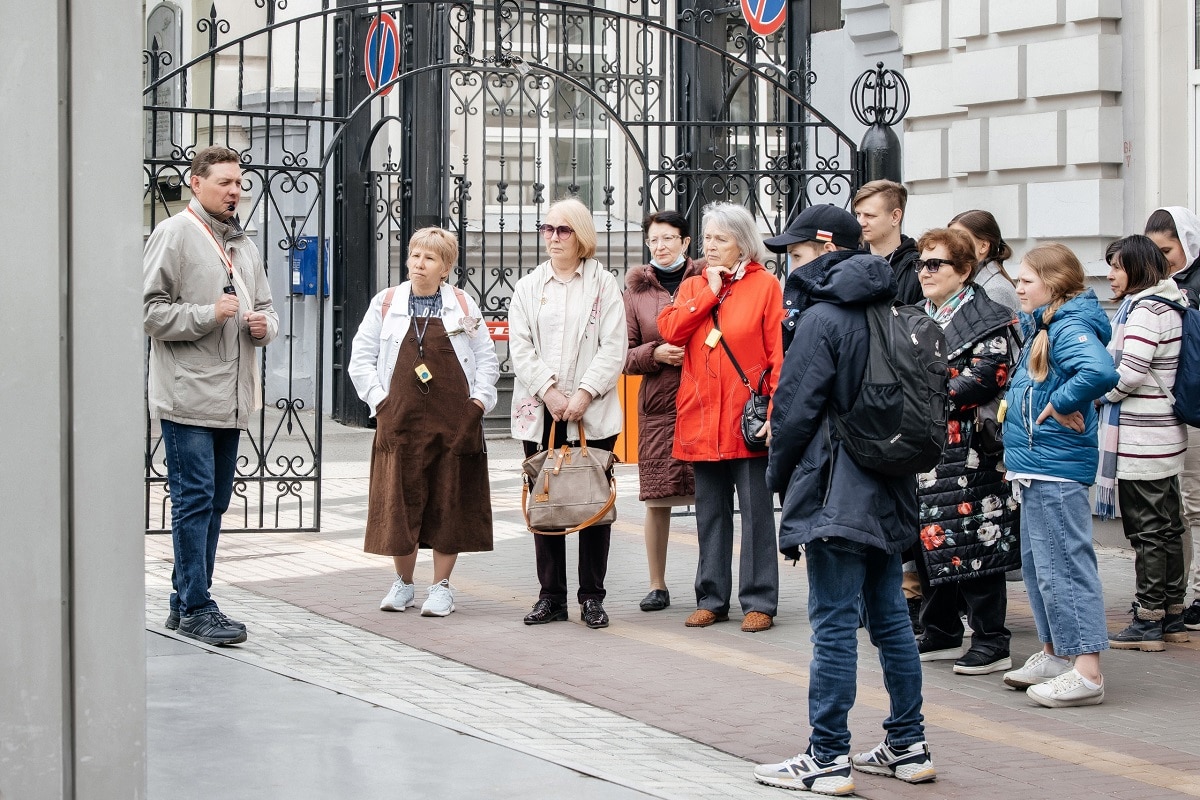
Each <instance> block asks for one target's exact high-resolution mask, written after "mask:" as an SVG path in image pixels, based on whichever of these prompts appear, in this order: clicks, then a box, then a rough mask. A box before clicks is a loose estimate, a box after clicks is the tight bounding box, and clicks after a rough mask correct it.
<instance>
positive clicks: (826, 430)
mask: <svg viewBox="0 0 1200 800" xmlns="http://www.w3.org/2000/svg"><path fill="white" fill-rule="evenodd" d="M859 233H860V230H859V226H858V223H857V222H856V221H855V219H854V217H852V216H851V215H850V214H849V213H848V212H846V211H843V210H842V209H839V208H836V207H835V206H813V207H810V208H808V209H806V210H805V211H803V212H802V213H801V214H800V215H799V216H798V217H797V218H796V219H795V220H794V221H793V222H792V224H791V225H789V226H788V229H787V231H786V232H785V233H783V234H782V235H780V236H777V237H775V238H773V239H768V240H767V246H768V247H770V248H771V249H772V250H774V251H776V252H781V251H783V250H786V251H787V252H788V255H789V261H790V266H791V267H792V271H791V273H790V274H789V276H788V278H787V281H786V283H785V288H784V302H785V309H786V311H787V314H788V316H787V317H786V319H785V323H784V324H785V327H789V326H790V328H791V330H790V331H789V332H790V334H791V337H792V341H791V344H790V346H789V347H788V349H787V355H786V357H785V358H784V363H783V369H782V372H781V374H780V377H779V385H778V387H777V389H776V391H775V395H774V397H773V399H772V412H771V431H772V439H771V449H770V457H769V460H768V465H767V485H768V487H769V488H770V489H771V490H772V491H777V492H780V493H782V495H783V518H782V521H781V523H780V534H779V547H780V550H781V551H782V552H783V554H784V555H785V556H787V557H789V558H798V557H799V556H800V548H801V547H803V548H804V557H805V565H806V567H807V571H808V586H809V590H808V592H809V593H808V609H809V622H810V624H811V625H812V628H813V660H812V666H811V668H810V670H809V675H810V681H809V690H808V709H809V712H808V713H809V724H810V725H811V726H812V733H811V735H810V737H809V743H808V748H807V749H806V750H805V752H803V753H800V754H799V755H797V756H795V757H793V758H790V759H788V760H786V761H783V762H781V763H779V764H763V765H760V766H758V767H756V768H755V770H754V777H755V779H756V780H758V781H759V782H760V783H765V784H768V785H771V786H780V787H783V788H788V789H801V790H807V791H811V792H816V793H820V794H848V793H850V792H852V791H854V779H853V776H852V772H851V767H852V766H853V768H854V769H858V770H860V771H862V772H869V773H873V774H879V775H888V776H892V777H895V778H899V779H900V780H903V781H906V782H909V783H920V782H923V781H929V780H933V778H934V777H936V774H937V773H936V771H935V770H934V767H933V762H932V760H931V758H930V755H929V746H928V745H927V744H926V742H925V729H924V725H923V720H924V717H923V716H922V715H921V704H922V697H921V662H920V660H919V657H918V654H917V646H916V642H915V640H914V639H913V635H912V630H911V628H910V626H909V620H908V609H907V605H906V604H905V601H904V597H903V595H902V594H901V591H900V553H901V551H902V550H904V548H905V547H907V546H908V545H910V544H912V543H913V541H914V540H915V539H916V536H917V487H916V476H915V475H914V476H905V477H888V476H884V475H881V474H879V473H876V472H872V471H870V470H866V469H863V468H862V467H860V466H859V465H858V464H857V463H855V461H854V460H853V459H852V458H851V457H850V455H849V453H847V452H846V451H845V450H844V449H843V448H842V445H841V440H840V439H839V438H837V434H836V431H835V429H834V427H833V425H832V423H831V422H830V420H829V414H830V413H831V412H844V411H845V410H846V409H848V408H850V407H851V406H852V405H853V403H854V400H855V398H856V397H857V395H858V391H859V387H860V386H861V384H862V379H863V374H864V372H865V370H866V364H867V357H868V351H869V347H870V336H869V332H868V327H867V319H866V313H865V307H866V306H867V305H869V304H872V303H876V302H881V301H888V300H891V299H892V298H894V297H895V294H896V284H895V278H894V276H893V273H892V269H891V267H890V266H889V265H888V263H887V261H885V260H884V259H882V258H879V257H878V256H873V255H870V254H868V253H862V252H857V251H856V250H853V249H849V248H852V247H854V245H855V243H857V241H858V236H859ZM860 608H862V609H863V611H864V612H865V617H866V625H867V628H868V631H869V632H870V635H871V639H872V641H873V642H874V643H875V644H876V646H877V647H878V648H879V659H880V662H881V664H882V666H883V675H884V683H885V685H886V687H887V690H888V695H889V696H890V698H891V714H890V715H889V717H888V719H887V720H886V721H885V722H884V723H883V727H884V729H885V730H886V731H887V736H886V739H885V740H884V741H883V742H882V743H881V744H880V745H879V746H878V747H876V748H875V749H874V750H871V751H869V752H866V753H860V754H858V755H855V756H853V758H851V757H850V730H849V727H848V716H849V712H850V708H851V707H852V706H853V704H854V697H855V689H856V684H857V658H858V652H857V651H858V638H857V631H858V627H859V609H860Z"/></svg>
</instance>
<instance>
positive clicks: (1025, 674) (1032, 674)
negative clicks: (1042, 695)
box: [1004, 650, 1071, 689]
mask: <svg viewBox="0 0 1200 800" xmlns="http://www.w3.org/2000/svg"><path fill="white" fill-rule="evenodd" d="M1070 671H1071V662H1070V661H1066V660H1064V659H1061V658H1055V657H1054V656H1051V655H1049V654H1048V653H1046V651H1045V650H1039V651H1038V652H1036V653H1034V654H1033V655H1031V656H1030V657H1029V658H1027V659H1025V664H1024V665H1023V666H1021V667H1020V668H1018V669H1014V670H1013V671H1012V672H1006V673H1004V682H1005V683H1006V684H1008V685H1009V686H1011V687H1013V688H1014V689H1027V688H1029V687H1030V686H1036V685H1037V684H1039V683H1045V682H1046V681H1048V680H1050V679H1052V678H1057V677H1058V676H1059V675H1062V674H1063V673H1064V672H1070Z"/></svg>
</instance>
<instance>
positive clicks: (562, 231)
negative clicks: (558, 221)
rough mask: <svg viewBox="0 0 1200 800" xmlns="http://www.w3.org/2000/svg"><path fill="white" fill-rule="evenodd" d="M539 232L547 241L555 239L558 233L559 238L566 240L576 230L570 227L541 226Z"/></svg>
mask: <svg viewBox="0 0 1200 800" xmlns="http://www.w3.org/2000/svg"><path fill="white" fill-rule="evenodd" d="M538 230H539V231H540V232H541V234H542V236H545V237H546V238H547V239H553V238H554V234H556V233H557V234H558V238H560V239H565V238H567V237H568V236H570V235H571V234H572V233H574V232H575V229H574V228H572V227H570V226H569V225H558V226H555V225H539V226H538Z"/></svg>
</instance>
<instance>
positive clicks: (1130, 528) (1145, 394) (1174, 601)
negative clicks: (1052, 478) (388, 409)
mask: <svg viewBox="0 0 1200 800" xmlns="http://www.w3.org/2000/svg"><path fill="white" fill-rule="evenodd" d="M1106 260H1107V261H1108V264H1109V266H1110V270H1109V273H1108V283H1109V286H1111V287H1112V291H1113V298H1114V299H1118V300H1120V301H1121V305H1120V307H1119V308H1118V309H1117V313H1116V316H1115V317H1114V318H1113V327H1114V330H1113V337H1112V340H1111V341H1110V342H1109V345H1108V350H1109V352H1110V353H1112V356H1113V362H1114V364H1115V365H1116V367H1117V373H1118V374H1119V375H1120V382H1119V383H1117V385H1116V387H1115V388H1114V389H1112V390H1111V391H1110V392H1108V393H1107V394H1106V395H1104V397H1103V398H1101V403H1102V404H1103V405H1102V406H1101V408H1100V437H1099V438H1100V470H1099V472H1098V474H1097V476H1096V513H1097V514H1098V515H1099V516H1100V517H1101V518H1107V519H1113V518H1114V517H1115V516H1116V503H1117V501H1119V502H1120V507H1121V525H1122V527H1123V528H1124V531H1125V538H1127V539H1128V540H1129V543H1130V544H1131V545H1132V547H1133V551H1134V572H1135V575H1136V588H1135V593H1134V602H1133V609H1132V612H1133V620H1132V622H1131V623H1130V624H1129V626H1128V627H1127V628H1125V629H1124V630H1123V631H1121V632H1120V633H1117V634H1114V635H1112V636H1110V637H1109V645H1110V646H1111V647H1113V648H1115V649H1118V650H1142V651H1144V652H1159V651H1161V650H1163V649H1164V645H1163V641H1164V640H1165V641H1168V642H1186V641H1187V640H1188V634H1187V629H1186V628H1185V627H1184V626H1183V596H1184V592H1185V591H1186V589H1187V586H1186V583H1185V578H1184V566H1183V518H1182V501H1181V499H1180V494H1179V473H1180V471H1181V470H1182V469H1183V457H1184V453H1185V452H1186V451H1187V432H1186V430H1185V429H1184V426H1183V424H1182V423H1180V421H1179V420H1178V419H1176V418H1175V415H1174V414H1173V413H1172V411H1171V402H1172V401H1171V399H1170V390H1171V388H1172V387H1173V386H1174V384H1175V370H1176V368H1177V367H1178V364H1179V350H1180V345H1181V336H1182V330H1183V326H1182V320H1181V319H1180V317H1179V313H1178V312H1177V311H1175V310H1174V309H1173V308H1171V307H1170V306H1168V305H1167V304H1166V303H1161V302H1159V301H1158V300H1156V299H1155V298H1158V297H1161V298H1164V299H1167V300H1174V301H1175V302H1177V303H1182V302H1184V300H1183V295H1182V294H1181V293H1180V291H1179V288H1178V287H1177V286H1176V285H1175V282H1174V281H1172V280H1171V279H1170V278H1169V277H1167V275H1168V272H1169V267H1168V265H1167V261H1166V259H1165V258H1164V257H1163V255H1162V253H1161V252H1159V249H1158V247H1157V246H1156V245H1155V244H1154V242H1152V241H1150V240H1149V239H1147V238H1146V237H1145V236H1127V237H1125V238H1124V239H1121V240H1119V241H1116V242H1114V243H1113V244H1112V245H1111V246H1110V247H1109V248H1108V252H1107V254H1106Z"/></svg>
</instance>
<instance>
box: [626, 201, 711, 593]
mask: <svg viewBox="0 0 1200 800" xmlns="http://www.w3.org/2000/svg"><path fill="white" fill-rule="evenodd" d="M642 230H643V231H644V232H645V234H646V247H647V248H648V249H649V250H650V263H649V264H645V265H643V266H640V267H637V268H636V269H631V270H629V275H628V276H627V277H626V279H625V324H626V326H627V328H628V330H629V352H628V353H627V354H626V356H625V374H626V375H641V376H642V385H641V388H640V389H639V390H638V477H639V478H640V479H641V483H640V486H641V490H640V495H639V499H640V500H642V502H644V503H645V504H646V521H645V536H646V561H647V563H648V564H649V566H650V593H649V594H648V595H646V597H645V598H643V600H642V602H641V605H640V608H641V609H642V611H661V610H663V609H664V608H666V607H667V606H669V605H671V593H670V592H668V591H667V537H668V535H669V534H670V532H671V507H672V506H681V505H691V504H692V503H695V502H696V497H695V495H696V481H695V478H694V477H693V476H692V465H691V464H689V463H688V462H686V461H680V460H679V459H677V458H672V457H671V446H672V444H673V442H674V439H675V393H676V392H677V391H678V390H679V375H680V366H681V365H682V364H683V348H682V347H679V346H677V345H673V344H667V343H666V342H665V341H664V340H663V338H662V335H661V334H660V333H659V331H658V315H659V312H661V311H662V310H663V308H664V307H666V306H668V305H670V304H671V301H672V300H673V299H674V298H675V292H676V291H678V289H679V285H680V284H681V283H682V282H683V281H684V279H686V278H690V277H692V276H694V275H699V274H700V273H702V272H703V271H704V262H703V261H692V260H691V259H690V258H688V257H687V251H688V246H689V245H691V243H692V237H691V227H690V226H689V225H688V221H687V217H685V216H683V215H682V214H680V213H679V212H678V211H656V212H655V213H653V214H651V215H650V216H648V217H646V220H645V222H643V223H642Z"/></svg>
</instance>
